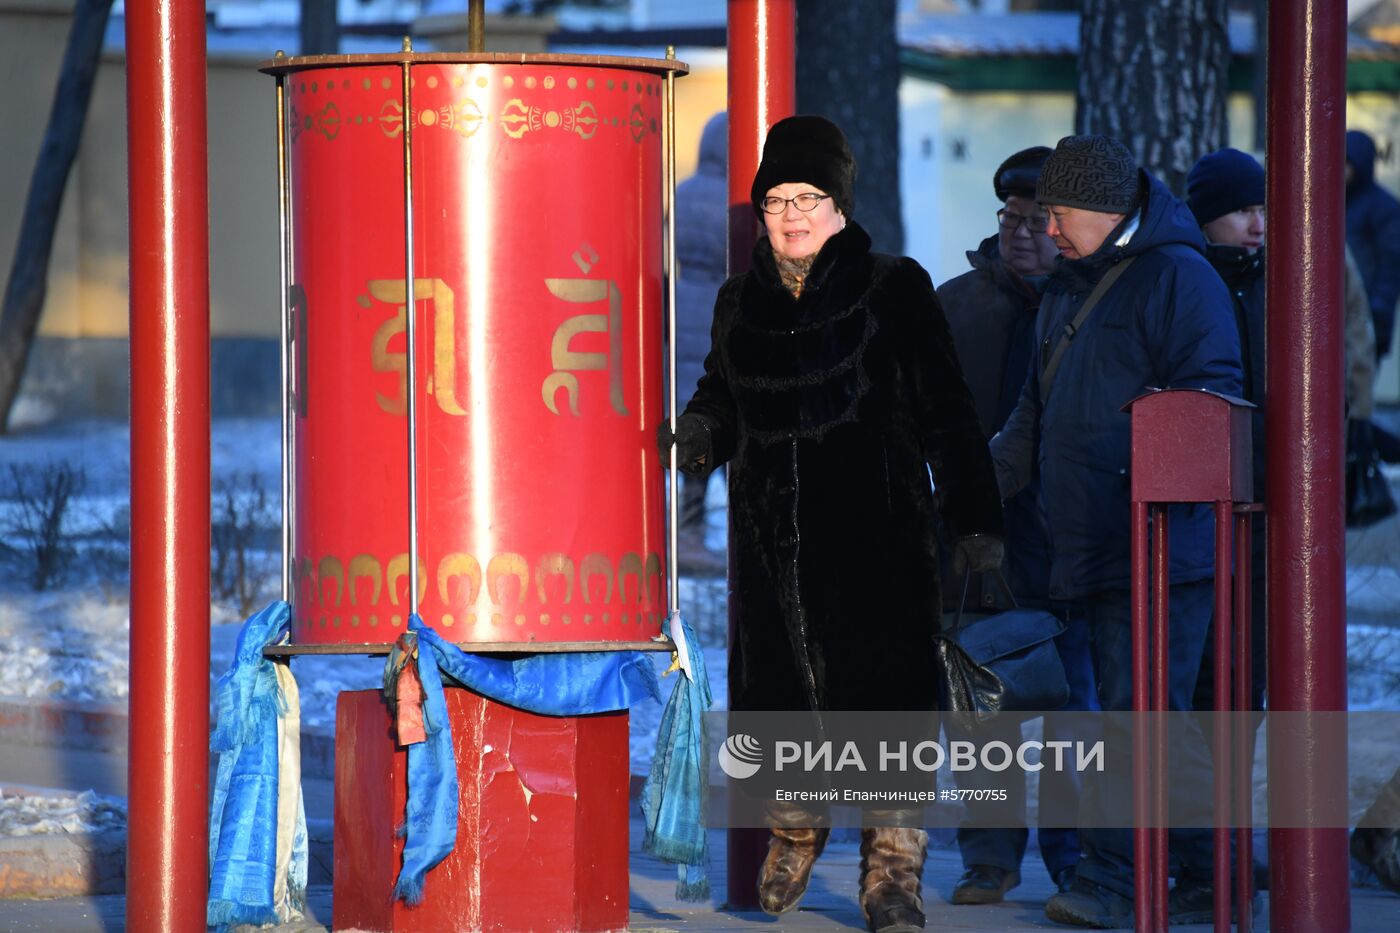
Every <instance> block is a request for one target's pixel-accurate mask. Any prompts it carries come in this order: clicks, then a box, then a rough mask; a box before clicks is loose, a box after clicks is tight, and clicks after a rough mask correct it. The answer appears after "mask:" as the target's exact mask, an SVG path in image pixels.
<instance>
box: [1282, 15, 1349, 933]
mask: <svg viewBox="0 0 1400 933" xmlns="http://www.w3.org/2000/svg"><path fill="white" fill-rule="evenodd" d="M1346 25H1347V23H1346V5H1345V4H1341V3H1334V2H1330V0H1294V2H1290V3H1276V4H1273V5H1271V6H1270V8H1269V40H1268V50H1269V53H1268V54H1269V147H1268V150H1269V153H1270V158H1269V177H1268V192H1267V197H1268V203H1269V206H1270V208H1271V213H1272V214H1273V216H1275V217H1280V218H1286V222H1284V223H1277V224H1270V225H1269V232H1268V250H1269V255H1270V256H1272V257H1274V260H1275V261H1273V262H1270V263H1269V267H1268V295H1269V319H1268V357H1269V371H1268V389H1267V391H1268V405H1267V407H1266V418H1267V435H1268V474H1269V487H1268V500H1267V512H1268V515H1269V521H1268V545H1269V560H1268V574H1269V605H1268V612H1269V636H1270V637H1269V668H1268V669H1269V689H1268V693H1269V706H1270V709H1271V710H1272V711H1274V712H1275V713H1278V712H1295V711H1296V712H1317V711H1325V710H1345V709H1346V628H1345V607H1346V593H1345V570H1346V556H1345V537H1344V534H1343V522H1342V498H1343V483H1342V466H1343V456H1344V440H1343V431H1342V418H1343V416H1342V402H1343V394H1342V376H1341V374H1342V332H1341V328H1342V313H1341V302H1342V244H1343V243H1344V242H1345V229H1344V226H1343V198H1342V173H1343V164H1344V163H1343V141H1342V140H1343V133H1344V131H1345V129H1346V98H1345V68H1346ZM1338 719H1340V717H1332V718H1331V719H1329V723H1335V721H1336V720H1338ZM1278 726H1279V722H1278V720H1277V717H1272V718H1271V720H1270V737H1269V742H1268V748H1269V794H1270V801H1271V803H1270V812H1271V813H1274V812H1284V810H1285V806H1284V805H1283V802H1284V801H1285V800H1287V801H1289V804H1288V808H1289V809H1291V810H1292V811H1293V812H1304V811H1306V812H1307V814H1308V815H1309V820H1308V821H1307V822H1306V824H1305V825H1304V826H1301V827H1298V828H1274V829H1271V830H1270V831H1269V851H1270V859H1269V864H1270V871H1271V879H1270V885H1269V897H1270V905H1271V907H1270V919H1271V923H1272V929H1273V930H1275V931H1278V933H1346V931H1347V930H1349V929H1350V928H1351V896H1350V888H1349V879H1348V877H1347V875H1348V858H1347V835H1346V828H1345V826H1340V827H1339V826H1336V825H1335V824H1333V825H1327V823H1328V819H1327V818H1325V817H1323V818H1316V819H1314V817H1318V815H1319V814H1323V813H1334V812H1336V811H1337V810H1338V809H1339V807H1338V804H1339V801H1338V797H1340V798H1341V799H1340V804H1341V806H1340V810H1341V812H1343V813H1345V797H1346V793H1347V788H1346V773H1347V772H1346V764H1345V761H1344V760H1343V761H1335V760H1324V759H1328V758H1330V757H1331V756H1327V755H1317V754H1310V753H1309V750H1310V743H1309V742H1308V741H1299V740H1292V741H1282V740H1280V741H1276V740H1275V736H1276V729H1277V728H1278ZM1333 728H1334V730H1335V726H1334V727H1333ZM1339 738H1340V739H1341V740H1342V741H1344V737H1338V736H1336V735H1335V734H1334V735H1331V736H1329V741H1338V740H1339Z"/></svg>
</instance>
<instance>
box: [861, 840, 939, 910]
mask: <svg viewBox="0 0 1400 933" xmlns="http://www.w3.org/2000/svg"><path fill="white" fill-rule="evenodd" d="M927 853H928V833H926V832H924V831H923V830H922V829H909V828H905V827H903V826H881V827H874V828H866V829H862V830H861V831H860V909H861V912H862V913H864V914H865V922H866V923H867V924H868V925H869V926H870V930H871V933H918V931H919V930H922V929H923V928H924V901H923V897H922V896H921V895H922V893H923V883H922V878H923V874H924V856H925V855H926V854H927Z"/></svg>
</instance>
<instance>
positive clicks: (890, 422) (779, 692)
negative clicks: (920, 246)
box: [686, 223, 1001, 710]
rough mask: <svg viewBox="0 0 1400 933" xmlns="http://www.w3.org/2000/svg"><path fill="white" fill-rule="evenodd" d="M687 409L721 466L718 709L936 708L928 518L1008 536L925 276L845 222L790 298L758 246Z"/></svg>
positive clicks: (724, 307)
mask: <svg viewBox="0 0 1400 933" xmlns="http://www.w3.org/2000/svg"><path fill="white" fill-rule="evenodd" d="M686 412H687V413H690V414H696V415H699V416H700V417H701V418H702V419H703V420H704V421H705V423H706V424H707V425H708V426H709V428H710V437H711V450H710V455H709V456H708V457H707V461H706V464H707V466H708V467H710V468H713V467H715V466H717V465H719V464H720V463H724V462H726V461H728V462H729V464H730V471H731V472H730V498H729V510H730V516H731V521H732V527H733V531H732V536H731V547H733V548H734V549H735V554H734V555H733V561H732V563H731V566H732V567H733V568H734V569H733V573H734V576H733V578H732V579H731V581H730V584H731V586H730V589H731V593H732V597H731V598H732V599H734V600H735V601H736V602H737V611H738V619H737V634H736V638H735V641H734V643H733V644H731V645H730V656H729V694H730V708H731V709H736V710H762V709H771V710H801V709H807V708H809V707H810V706H811V705H812V704H813V703H814V702H815V704H816V705H817V707H818V708H820V709H844V710H862V709H863V710H881V709H933V708H934V707H935V706H936V703H937V696H938V690H937V686H938V685H937V682H936V679H935V676H936V675H935V667H934V653H933V644H932V639H931V636H932V634H933V632H934V631H935V629H936V627H937V626H938V622H939V605H940V603H939V584H938V554H937V544H936V541H935V534H934V528H935V514H936V511H937V510H938V509H940V508H941V510H942V513H943V518H944V521H945V522H947V524H948V525H949V526H950V528H951V530H952V531H953V533H954V535H957V536H961V535H970V534H977V533H995V534H1000V532H1001V501H1000V497H999V495H998V492H997V486H996V480H995V477H994V475H993V472H992V463H991V458H990V456H989V454H988V452H987V443H986V441H985V439H984V438H983V435H982V430H981V428H980V427H979V425H978V422H977V414H976V411H975V410H974V407H973V401H972V396H971V394H970V393H969V392H968V389H967V385H966V383H965V382H964V380H963V375H962V371H961V369H960V368H959V366H958V361H957V357H956V355H955V353H954V350H953V342H952V338H951V337H950V335H949V331H948V323H947V320H946V319H945V318H944V316H943V311H942V308H941V307H940V305H939V303H938V298H937V296H936V295H935V294H934V290H933V285H932V283H931V282H930V281H929V277H928V274H927V273H926V272H925V271H924V270H923V269H922V268H921V267H920V266H919V264H918V263H916V262H914V261H913V260H911V259H904V258H896V257H892V256H884V255H880V254H875V253H871V252H870V238H869V237H868V236H867V235H866V233H865V231H864V230H862V229H861V228H860V227H859V226H857V225H856V224H854V223H851V224H848V225H847V227H846V229H845V230H843V231H842V232H840V233H838V234H836V235H835V236H833V237H832V238H831V239H830V240H828V241H827V243H826V244H825V246H824V247H823V248H822V250H821V253H820V254H819V255H818V256H817V259H816V261H815V262H814V263H813V265H812V268H811V271H810V272H809V274H808V276H807V280H806V283H805V286H804V290H803V292H802V295H801V297H800V298H798V299H794V298H793V297H792V295H791V294H790V293H789V292H788V291H787V290H786V289H784V287H783V285H782V282H781V280H780V278H779V275H778V270H777V267H776V264H775V262H774V259H773V251H772V248H771V247H770V246H769V244H768V240H767V238H766V237H763V238H760V240H759V243H758V245H757V247H756V248H755V251H754V262H753V268H752V270H751V271H750V272H748V273H745V274H744V275H740V276H735V277H734V278H732V279H730V280H729V281H727V282H726V283H725V284H724V286H723V287H722V288H721V289H720V293H719V298H718V300H717V302H716V304H715V318H714V326H713V329H712V332H711V350H710V354H709V356H708V357H707V358H706V360H705V375H704V376H703V377H702V378H701V379H700V382H699V384H698V386H697V388H696V391H695V395H694V397H693V398H692V399H691V401H690V404H689V405H688V406H687V407H686ZM929 467H932V469H933V474H934V476H935V477H936V481H937V486H938V495H937V497H935V494H934V490H933V488H932V483H931V482H930V479H929Z"/></svg>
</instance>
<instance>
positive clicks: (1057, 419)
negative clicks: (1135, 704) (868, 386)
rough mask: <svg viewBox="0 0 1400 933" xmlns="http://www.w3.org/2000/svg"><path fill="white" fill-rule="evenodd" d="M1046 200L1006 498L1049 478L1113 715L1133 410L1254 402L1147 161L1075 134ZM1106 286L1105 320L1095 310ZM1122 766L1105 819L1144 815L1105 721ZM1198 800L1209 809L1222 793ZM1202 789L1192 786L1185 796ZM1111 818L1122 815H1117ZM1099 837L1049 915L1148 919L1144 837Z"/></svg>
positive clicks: (1185, 896)
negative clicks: (1179, 403)
mask: <svg viewBox="0 0 1400 933" xmlns="http://www.w3.org/2000/svg"><path fill="white" fill-rule="evenodd" d="M1036 196H1037V200H1038V201H1039V202H1040V203H1041V204H1043V205H1045V206H1046V207H1047V208H1048V209H1049V212H1050V222H1049V228H1048V231H1047V232H1049V234H1050V235H1051V236H1052V237H1053V238H1054V239H1055V244H1056V246H1057V247H1058V248H1059V251H1060V261H1059V263H1058V265H1057V267H1056V269H1055V272H1054V274H1053V276H1052V277H1051V280H1050V283H1049V285H1048V287H1047V288H1046V292H1045V297H1044V299H1043V301H1042V304H1041V310H1040V315H1039V317H1038V318H1037V322H1036V336H1037V345H1038V348H1039V352H1038V353H1037V355H1036V358H1035V359H1034V360H1033V361H1032V364H1031V371H1030V374H1029V376H1028V378H1027V380H1026V384H1025V388H1024V390H1023V392H1022V396H1021V399H1020V401H1019V402H1018V403H1017V407H1016V411H1015V412H1014V413H1013V414H1012V416H1011V418H1010V419H1009V420H1008V422H1007V424H1006V426H1005V427H1004V428H1003V429H1002V431H1001V432H1000V433H999V434H998V435H997V437H996V438H994V439H993V441H992V454H993V458H994V459H995V461H996V465H997V474H998V476H997V478H998V482H999V483H1000V485H1001V491H1002V495H1003V497H1009V496H1010V495H1013V494H1014V493H1015V492H1017V491H1018V490H1019V489H1020V488H1022V486H1024V485H1025V483H1026V482H1027V481H1028V479H1029V477H1030V475H1031V472H1032V466H1033V465H1038V466H1039V468H1040V478H1041V483H1042V496H1043V501H1044V502H1045V508H1046V515H1047V519H1048V524H1049V530H1050V543H1051V550H1052V558H1051V567H1050V596H1051V598H1052V599H1054V600H1056V601H1059V602H1061V603H1063V604H1067V605H1068V606H1069V612H1070V613H1071V615H1072V617H1074V618H1077V619H1082V620H1083V621H1084V622H1085V623H1086V624H1087V626H1088V628H1089V631H1090V633H1091V636H1092V639H1093V650H1094V657H1095V666H1096V669H1097V671H1098V676H1099V684H1098V693H1099V703H1100V705H1101V707H1102V708H1103V709H1104V710H1106V711H1112V710H1129V709H1131V708H1132V663H1131V661H1132V631H1131V615H1132V605H1131V599H1130V595H1129V585H1130V571H1129V554H1130V544H1129V525H1130V522H1129V477H1128V468H1129V447H1130V444H1129V430H1130V423H1129V416H1128V414H1127V413H1125V412H1124V411H1123V410H1122V408H1123V406H1124V405H1125V404H1126V403H1127V402H1129V401H1131V400H1132V399H1134V398H1136V397H1137V396H1138V395H1141V394H1142V393H1143V392H1145V391H1146V390H1147V389H1148V388H1150V387H1161V388H1166V387H1171V388H1203V389H1210V390H1212V391H1215V392H1221V393H1224V394H1227V395H1232V396H1239V395H1240V394H1241V392H1242V389H1243V377H1242V371H1241V365H1240V345H1239V337H1238V334H1237V333H1236V329H1235V323H1234V319H1233V313H1232V311H1231V306H1230V296H1229V293H1228V292H1227V291H1226V289H1225V285H1224V283H1223V282H1221V280H1220V276H1219V275H1217V274H1216V272H1215V270H1214V269H1213V268H1211V266H1210V263H1209V262H1207V261H1206V258H1205V256H1204V255H1203V253H1204V250H1205V242H1204V240H1203V239H1202V237H1201V231H1200V227H1199V226H1198V225H1197V223H1196V220H1195V218H1194V217H1193V216H1192V215H1191V212H1190V210H1189V209H1188V208H1187V207H1186V205H1185V204H1183V203H1182V202H1181V201H1180V200H1178V199H1177V198H1176V197H1174V196H1173V195H1172V194H1171V192H1170V191H1168V190H1167V188H1166V186H1165V185H1163V184H1162V183H1161V182H1160V181H1158V180H1157V179H1156V178H1154V177H1153V176H1152V175H1150V174H1148V173H1147V172H1145V171H1142V170H1141V169H1139V168H1138V167H1137V164H1136V161H1135V160H1134V158H1133V156H1132V153H1130V152H1129V151H1128V149H1127V148H1126V147H1125V146H1124V145H1123V144H1122V143H1121V142H1119V141H1118V140H1116V139H1113V138H1111V137H1107V136H1068V137H1065V138H1064V139H1062V140H1060V143H1059V145H1058V146H1057V147H1056V148H1055V151H1054V153H1052V154H1051V156H1050V158H1049V159H1048V160H1047V161H1046V163H1045V166H1044V168H1043V169H1042V170H1041V175H1040V180H1039V183H1038V185H1037V188H1036ZM1096 289H1097V291H1098V292H1099V294H1098V296H1097V300H1096V301H1095V302H1094V303H1093V304H1092V305H1091V306H1090V313H1088V314H1087V315H1082V314H1081V313H1080V312H1081V311H1082V309H1084V307H1085V306H1086V304H1088V303H1089V302H1090V301H1091V300H1093V298H1094V293H1095V291H1096ZM1170 527H1171V533H1170V551H1171V553H1170V567H1171V588H1170V599H1169V606H1170V633H1171V635H1170V642H1169V644H1168V654H1169V657H1170V667H1169V669H1170V675H1169V678H1168V680H1169V682H1168V700H1169V706H1170V708H1171V709H1172V710H1181V711H1186V710H1190V709H1191V708H1192V691H1193V688H1194V687H1195V684H1196V675H1197V673H1198V672H1199V670H1200V664H1201V652H1202V649H1203V647H1204V643H1205V637H1206V633H1207V631H1208V630H1209V627H1210V619H1211V612H1212V587H1213V574H1214V540H1213V534H1214V527H1213V519H1212V517H1211V514H1210V511H1209V508H1208V507H1207V506H1200V505H1178V506H1173V507H1172V508H1171V510H1170ZM1105 726H1106V727H1105V730H1104V736H1103V738H1104V740H1105V744H1106V758H1107V761H1106V767H1105V770H1104V771H1103V772H1102V773H1097V772H1093V771H1090V772H1089V773H1088V774H1087V775H1086V776H1085V785H1084V794H1085V798H1086V804H1087V805H1088V806H1089V807H1091V808H1092V809H1093V812H1096V813H1098V814H1113V815H1115V816H1116V815H1119V814H1130V813H1131V812H1132V782H1131V775H1130V769H1129V765H1128V757H1127V753H1128V751H1129V750H1130V748H1131V744H1132V736H1131V730H1130V729H1129V728H1128V726H1127V724H1126V723H1125V722H1124V720H1123V719H1121V718H1115V719H1112V720H1109V721H1108V722H1106V724H1105ZM1172 764H1173V767H1174V769H1179V770H1176V771H1175V773H1177V774H1197V775H1202V776H1204V775H1208V774H1209V756H1208V754H1207V747H1206V742H1205V740H1204V738H1203V737H1202V736H1200V735H1199V734H1197V735H1195V736H1193V737H1189V738H1188V740H1187V741H1184V742H1180V743H1177V744H1175V745H1174V746H1173V758H1172ZM1190 784H1191V786H1190V787H1189V793H1191V794H1197V795H1200V794H1205V795H1206V797H1207V798H1208V797H1209V786H1210V784H1209V781H1208V779H1204V778H1203V779H1202V780H1201V781H1193V782H1190ZM1173 789H1174V790H1187V782H1185V781H1178V782H1175V783H1174V784H1173ZM1111 818H1112V817H1110V819H1111ZM1104 825H1110V824H1106V823H1104V822H1102V820H1100V821H1098V822H1097V825H1088V826H1085V827H1084V828H1082V829H1081V831H1080V834H1079V838H1080V845H1081V850H1082V851H1081V855H1080V859H1079V864H1078V867H1077V877H1076V879H1075V882H1074V887H1073V888H1072V889H1071V890H1070V891H1068V892H1065V893H1059V894H1056V895H1054V896H1053V897H1051V898H1050V900H1049V901H1047V902H1046V905H1045V913H1046V916H1047V917H1049V918H1050V919H1051V920H1055V921H1057V922H1060V923H1068V924H1074V925H1077V926H1091V927H1100V928H1116V927H1124V926H1131V925H1132V907H1133V900H1132V898H1133V853H1132V834H1131V832H1130V831H1128V830H1126V829H1104V828H1101V827H1102V826H1104ZM1170 846H1171V849H1172V855H1173V858H1172V862H1173V864H1174V865H1175V866H1176V878H1177V885H1176V887H1175V888H1174V889H1173V891H1172V895H1171V901H1170V903H1169V911H1170V912H1171V913H1172V914H1173V915H1174V916H1176V917H1178V918H1180V917H1184V916H1187V915H1193V914H1196V913H1198V912H1199V910H1200V909H1201V905H1202V904H1205V905H1206V906H1207V909H1208V907H1209V904H1210V902H1211V900H1212V899H1213V892H1212V891H1211V888H1210V884H1211V848H1210V837H1209V834H1208V832H1207V831H1205V830H1173V831H1172V832H1171V834H1170Z"/></svg>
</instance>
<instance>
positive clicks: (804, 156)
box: [749, 115, 856, 217]
mask: <svg viewBox="0 0 1400 933" xmlns="http://www.w3.org/2000/svg"><path fill="white" fill-rule="evenodd" d="M790 182H805V183H807V184H809V185H812V186H814V187H817V188H820V189H821V190H822V191H823V192H825V193H826V194H829V195H831V199H832V201H834V202H835V203H836V206H837V208H839V209H840V211H841V213H842V214H845V215H846V216H847V217H850V216H851V212H852V211H853V210H854V209H855V206H856V199H855V182H856V160H855V156H853V155H851V148H850V147H849V146H848V145H846V137H845V136H844V135H843V134H842V132H841V129H840V127H838V126H837V125H836V124H835V123H832V122H831V121H830V120H828V119H827V118H826V117H817V116H805V115H799V116H795V117H788V118H787V119H785V120H779V121H778V122H777V123H774V124H773V128H772V129H770V130H769V131H768V139H767V140H765V141H764V143H763V159H762V161H760V162H759V163H758V172H757V173H756V174H755V175H754V177H753V188H752V189H751V190H750V192H749V197H750V199H751V200H752V201H753V209H754V213H756V214H758V215H759V216H760V217H761V216H763V208H762V207H761V206H760V205H761V204H762V203H763V199H764V198H765V197H766V196H767V195H768V189H769V188H772V187H774V186H776V185H782V184H788V183H790Z"/></svg>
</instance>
